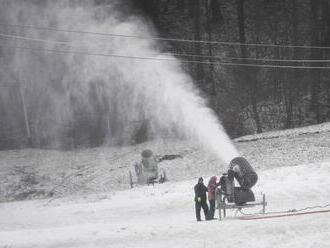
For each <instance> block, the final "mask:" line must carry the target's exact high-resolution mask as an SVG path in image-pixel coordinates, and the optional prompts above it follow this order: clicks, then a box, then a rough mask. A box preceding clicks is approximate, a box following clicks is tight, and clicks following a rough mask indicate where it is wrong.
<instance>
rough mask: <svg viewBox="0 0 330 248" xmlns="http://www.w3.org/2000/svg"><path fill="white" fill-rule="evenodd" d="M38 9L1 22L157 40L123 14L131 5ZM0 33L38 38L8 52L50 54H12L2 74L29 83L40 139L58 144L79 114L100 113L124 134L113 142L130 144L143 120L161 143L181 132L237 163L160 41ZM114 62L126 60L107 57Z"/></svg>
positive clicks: (20, 7) (6, 8)
mask: <svg viewBox="0 0 330 248" xmlns="http://www.w3.org/2000/svg"><path fill="white" fill-rule="evenodd" d="M33 2H34V1H31V2H30V3H25V2H24V3H22V2H21V1H12V0H11V1H9V0H8V1H3V3H2V6H1V7H2V8H1V10H0V11H1V17H0V18H1V22H2V23H9V24H24V25H27V26H29V25H30V26H37V27H53V28H55V29H61V30H83V31H85V32H94V33H113V34H124V35H134V36H141V37H152V36H154V35H155V33H154V32H153V27H152V26H151V25H149V24H147V23H146V22H145V21H144V20H142V19H141V18H139V17H137V16H134V15H127V14H125V15H124V14H123V13H122V12H121V11H120V10H121V9H127V6H126V5H125V4H126V1H112V2H111V4H107V5H102V6H100V5H95V4H94V3H93V2H92V1H70V2H69V1H43V2H42V3H40V4H38V5H37V4H33ZM82 3H83V4H82ZM126 12H127V11H126ZM0 30H1V33H6V34H11V35H15V36H24V37H30V38H33V40H32V39H30V40H27V39H24V40H22V39H19V38H16V39H14V41H13V40H8V41H6V42H5V41H2V44H6V45H8V44H11V45H15V46H20V47H28V48H33V49H44V51H37V50H35V51H33V52H31V51H28V50H22V49H16V50H9V51H7V52H6V56H7V60H6V64H7V67H6V70H3V71H1V73H2V74H5V75H6V77H7V78H10V77H12V78H13V79H14V80H18V81H20V82H23V83H24V86H25V87H24V94H25V97H26V99H27V100H26V101H27V105H28V106H27V107H28V108H29V109H30V110H31V111H32V110H33V113H34V119H33V121H34V127H35V128H36V130H38V132H39V135H40V133H41V134H43V135H47V136H50V137H51V138H52V139H54V140H57V139H56V138H58V137H59V136H60V133H61V132H62V131H63V129H65V128H66V127H67V126H68V125H69V124H70V123H72V119H77V112H79V113H89V114H90V115H92V116H94V117H95V116H97V114H98V112H100V109H101V112H102V113H107V114H105V115H106V116H109V119H107V118H104V120H103V121H104V122H106V121H108V122H109V121H110V124H111V125H112V124H113V123H115V124H116V125H113V126H116V127H117V128H113V127H111V128H110V130H111V134H110V137H109V139H113V138H114V137H117V136H118V135H119V136H120V135H122V136H123V135H124V134H125V133H127V132H126V131H127V130H125V128H124V127H125V126H127V125H128V123H134V121H136V120H140V119H141V116H142V118H143V119H146V120H148V121H149V123H150V128H151V129H152V130H153V133H154V134H157V135H156V136H159V137H162V135H163V134H164V133H166V135H168V134H169V133H172V134H173V131H172V130H173V129H175V130H176V131H175V133H176V134H179V135H180V136H184V137H188V138H192V139H194V140H197V141H198V142H199V143H200V144H202V145H203V146H204V147H205V148H206V149H208V150H209V151H211V152H212V153H213V154H215V155H216V156H217V157H218V158H219V159H220V160H222V161H224V162H225V163H227V164H228V163H229V162H230V160H231V159H232V158H234V157H237V156H238V152H237V151H236V149H235V147H234V146H233V144H232V142H231V141H230V139H229V138H228V136H227V134H226V132H225V131H224V129H223V127H222V125H221V124H220V122H219V121H218V119H217V118H216V116H215V115H214V113H213V112H212V111H211V110H210V109H209V108H208V107H207V105H206V103H205V100H204V99H202V97H200V96H199V92H198V90H197V89H196V88H195V87H194V86H193V80H192V78H191V77H190V76H189V75H187V74H186V73H185V72H184V70H183V69H182V67H181V64H180V62H179V61H178V60H176V59H175V58H174V57H172V56H169V55H165V54H162V53H161V52H160V48H159V44H158V43H157V42H155V41H154V40H152V39H139V38H135V39H133V38H127V37H109V36H101V35H88V34H86V33H85V34H82V33H73V32H59V31H54V30H42V29H32V28H30V29H29V28H15V29H13V28H10V27H0ZM3 39H4V37H2V40H3ZM54 41H56V42H54ZM45 50H47V51H45ZM51 50H57V51H59V50H60V51H65V52H60V53H59V52H51ZM77 51H78V53H77ZM86 53H88V54H89V55H87V54H86ZM92 54H94V55H92ZM95 54H98V55H95ZM100 54H102V56H100ZM111 54H112V55H119V56H116V57H114V56H108V55H111ZM120 56H125V57H120ZM128 57H130V58H128ZM134 57H148V58H150V59H134ZM95 101H96V102H97V103H98V104H95ZM95 105H97V106H98V108H96V107H95ZM100 106H101V107H100Z"/></svg>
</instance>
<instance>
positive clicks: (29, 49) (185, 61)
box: [0, 44, 330, 69]
mask: <svg viewBox="0 0 330 248" xmlns="http://www.w3.org/2000/svg"><path fill="white" fill-rule="evenodd" d="M0 47H4V48H11V49H20V50H27V51H36V52H40V51H44V52H51V53H59V54H76V55H82V56H98V57H113V58H122V59H133V60H145V61H147V60H150V61H168V62H181V63H193V64H206V65H221V66H241V67H260V68H288V69H330V67H328V66H291V65H260V64H244V63H231V62H210V61H200V60H177V59H175V58H156V57H142V56H129V55H120V54H104V53H91V52H82V51H72V50H56V49H40V48H31V47H19V46H6V45H1V44H0Z"/></svg>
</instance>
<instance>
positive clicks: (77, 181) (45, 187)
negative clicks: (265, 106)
mask: <svg viewBox="0 0 330 248" xmlns="http://www.w3.org/2000/svg"><path fill="white" fill-rule="evenodd" d="M253 137H254V138H253ZM265 137H267V138H265ZM269 137H276V138H269ZM241 140H245V141H246V140H250V141H249V142H240V141H241ZM235 142H236V143H235V145H236V147H237V148H238V150H239V152H240V154H241V155H242V156H244V157H246V158H247V159H248V160H249V161H250V163H251V164H253V166H254V167H255V168H256V169H257V170H264V169H268V168H275V167H279V166H293V165H300V164H307V163H313V162H321V161H325V160H330V123H325V124H322V125H315V126H309V127H305V128H298V129H292V130H285V131H278V132H271V133H264V134H258V135H255V136H245V137H241V138H240V139H237V140H235ZM146 148H150V149H152V150H154V151H155V153H156V154H160V155H164V154H179V155H181V156H182V157H183V158H182V159H175V160H171V161H164V162H162V163H161V164H160V167H163V168H164V169H165V170H166V172H167V175H168V178H169V179H170V180H171V181H181V180H188V179H194V178H197V177H199V176H210V175H214V174H217V175H219V174H221V173H222V172H223V171H224V170H225V169H226V168H227V165H225V164H223V163H221V162H220V161H218V160H217V159H216V158H215V157H214V156H212V154H210V153H208V151H205V150H204V149H202V148H201V147H199V146H198V145H196V144H194V143H192V142H188V141H154V142H149V143H145V144H141V145H138V146H131V147H120V148H117V147H101V148H94V149H84V150H79V151H67V152H63V151H51V150H39V149H26V150H13V151H0V185H1V188H0V202H3V201H8V200H23V199H35V198H44V197H49V196H52V197H62V196H67V195H74V194H77V195H80V194H88V193H100V192H104V193H106V192H109V191H113V190H119V189H127V188H129V182H128V171H129V170H133V163H134V162H135V161H139V160H140V153H141V151H142V150H144V149H146Z"/></svg>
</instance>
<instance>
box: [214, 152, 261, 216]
mask: <svg viewBox="0 0 330 248" xmlns="http://www.w3.org/2000/svg"><path fill="white" fill-rule="evenodd" d="M235 179H236V181H237V182H238V184H239V187H235ZM257 181H258V175H257V173H256V172H255V171H254V169H253V168H252V166H251V165H250V164H249V162H248V161H247V160H246V159H245V158H243V157H236V158H234V159H233V160H231V162H230V164H229V169H228V172H227V173H223V174H222V176H221V178H220V182H219V184H220V187H218V188H217V189H216V202H217V208H218V209H219V220H221V218H222V216H223V217H226V210H227V209H237V210H238V211H240V210H241V209H242V208H250V207H255V206H258V205H259V206H262V213H263V214H265V213H266V212H265V211H266V206H267V202H266V195H265V194H263V195H262V201H261V202H256V200H255V197H254V193H253V192H252V190H251V188H252V187H253V186H254V185H255V184H256V183H257ZM222 213H223V215H222Z"/></svg>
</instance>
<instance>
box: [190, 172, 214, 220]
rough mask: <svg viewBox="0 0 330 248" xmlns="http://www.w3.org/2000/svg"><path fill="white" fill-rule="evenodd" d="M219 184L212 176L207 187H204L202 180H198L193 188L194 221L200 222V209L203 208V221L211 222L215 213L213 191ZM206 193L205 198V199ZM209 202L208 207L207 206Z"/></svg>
mask: <svg viewBox="0 0 330 248" xmlns="http://www.w3.org/2000/svg"><path fill="white" fill-rule="evenodd" d="M218 185H219V184H218V183H217V177H216V176H212V177H211V178H210V180H209V182H208V185H207V187H206V186H205V185H204V181H203V178H202V177H200V178H199V179H198V183H197V184H196V185H195V187H194V191H195V210H196V219H197V221H201V209H202V208H203V211H204V215H205V220H213V219H214V212H215V190H216V188H217V186H218ZM206 193H207V197H206ZM207 200H208V201H209V205H210V207H209V206H208V204H207Z"/></svg>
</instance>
